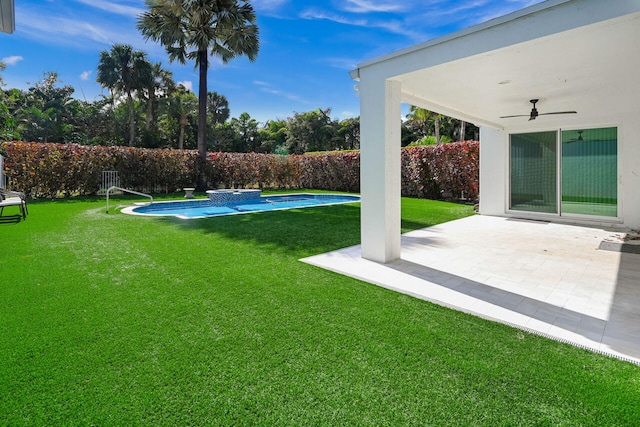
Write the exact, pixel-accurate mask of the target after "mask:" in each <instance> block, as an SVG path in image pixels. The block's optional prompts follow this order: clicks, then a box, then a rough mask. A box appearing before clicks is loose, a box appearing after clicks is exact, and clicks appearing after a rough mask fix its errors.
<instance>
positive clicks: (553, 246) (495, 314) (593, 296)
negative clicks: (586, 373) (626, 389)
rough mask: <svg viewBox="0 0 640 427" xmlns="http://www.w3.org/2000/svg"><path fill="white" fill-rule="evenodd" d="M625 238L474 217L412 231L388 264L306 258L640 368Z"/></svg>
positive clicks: (638, 303)
mask: <svg viewBox="0 0 640 427" xmlns="http://www.w3.org/2000/svg"><path fill="white" fill-rule="evenodd" d="M625 236H627V234H626V233H621V232H620V231H617V230H612V229H603V228H593V227H585V226H576V225H567V224H557V223H552V222H545V221H534V220H522V219H516V218H504V217H502V218H501V217H495V216H485V215H475V216H472V217H468V218H464V219H461V220H457V221H452V222H449V223H445V224H441V225H438V226H434V227H430V228H426V229H422V230H416V231H413V232H410V233H406V234H404V235H403V236H402V239H401V241H402V258H401V259H399V260H396V261H393V262H390V263H386V264H382V263H378V262H374V261H370V260H366V259H364V258H362V257H361V256H360V251H361V247H360V246H354V247H350V248H346V249H342V250H338V251H335V252H330V253H326V254H321V255H317V256H313V257H310V258H305V259H304V260H303V261H304V262H307V263H309V264H312V265H315V266H318V267H322V268H325V269H328V270H332V271H335V272H337V273H340V274H344V275H347V276H351V277H354V278H357V279H360V280H363V281H366V282H369V283H373V284H376V285H378V286H382V287H385V288H388V289H391V290H394V291H398V292H402V293H405V294H408V295H412V296H415V297H418V298H421V299H425V300H428V301H431V302H434V303H436V304H439V305H443V306H446V307H450V308H453V309H456V310H460V311H463V312H467V313H471V314H474V315H477V316H480V317H483V318H486V319H489V320H494V321H498V322H501V323H505V324H508V325H511V326H515V327H517V328H520V329H522V330H525V331H528V332H532V333H536V334H539V335H543V336H546V337H549V338H552V339H556V340H560V341H564V342H568V343H571V344H574V345H577V346H580V347H584V348H587V349H590V350H593V351H597V352H602V353H604V354H607V355H611V356H615V357H618V358H621V359H624V360H628V361H631V362H633V363H637V364H640V338H639V337H640V310H639V309H638V307H640V281H639V278H640V240H625V239H624V237H625ZM635 236H637V235H635Z"/></svg>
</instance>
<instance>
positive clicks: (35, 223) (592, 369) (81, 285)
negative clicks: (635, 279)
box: [0, 199, 640, 426]
mask: <svg viewBox="0 0 640 427" xmlns="http://www.w3.org/2000/svg"><path fill="white" fill-rule="evenodd" d="M402 203H403V204H402V208H403V230H404V231H407V230H410V229H413V228H418V227H425V226H428V225H432V224H435V223H438V222H442V221H447V220H450V219H455V218H460V217H463V216H466V215H469V214H471V213H472V211H471V208H470V207H468V206H462V205H455V204H448V203H440V202H432V201H425V200H413V199H403V201H402ZM104 208H105V202H104V199H83V200H68V201H57V202H34V203H31V204H30V205H29V211H30V215H29V217H28V218H27V220H26V221H23V222H20V223H18V224H0V249H1V252H0V268H1V269H0V425H7V426H20V425H32V426H59V425H60V426H61V425H64V426H73V425H96V426H136V425H144V426H186V425H193V426H205V425H220V426H230V425H252V426H254V425H262V426H305V425H310V426H341V425H350V426H404V425H415V426H425V425H435V426H445V425H451V426H468V425H474V426H482V425H486V426H499V425H505V426H515V425H518V426H520V425H540V426H546V425H566V426H581V425H585V426H586V425H589V426H624V425H637V422H638V419H640V368H639V367H638V366H635V365H632V364H630V363H626V362H622V361H619V360H615V359H610V358H607V357H605V356H602V355H598V354H594V353H590V352H588V351H585V350H581V349H578V348H575V347H572V346H569V345H565V344H562V343H557V342H554V341H550V340H547V339H544V338H541V337H537V336H534V335H529V334H526V333H523V332H520V331H518V330H515V329H511V328H509V327H506V326H503V325H499V324H495V323H491V322H488V321H485V320H482V319H478V318H475V317H472V316H469V315H465V314H462V313H458V312H455V311H452V310H449V309H446V308H442V307H439V306H436V305H433V304H430V303H428V302H425V301H421V300H418V299H414V298H411V297H408V296H406V295H401V294H397V293H394V292H391V291H389V290H385V289H382V288H379V287H376V286H373V285H369V284H366V283H363V282H360V281H357V280H354V279H351V278H347V277H343V276H340V275H337V274H334V273H331V272H327V271H324V270H321V269H319V268H316V267H313V266H310V265H307V264H304V263H301V262H299V261H298V259H299V258H302V257H306V256H309V255H313V254H317V253H321V252H325V251H329V250H334V249H338V248H341V247H345V246H349V245H353V244H357V243H359V214H360V213H359V205H357V204H356V205H339V206H330V207H321V208H311V209H301V210H291V211H278V212H269V213H256V214H249V215H241V216H229V217H218V218H211V219H203V220H177V219H166V218H164V219H158V218H144V217H135V216H129V215H124V214H121V213H119V212H118V213H110V214H105V213H104Z"/></svg>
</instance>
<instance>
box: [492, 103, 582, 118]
mask: <svg viewBox="0 0 640 427" xmlns="http://www.w3.org/2000/svg"><path fill="white" fill-rule="evenodd" d="M538 101H539V99H532V100H530V101H529V102H531V103H532V104H533V108H531V112H530V113H529V114H516V115H514V116H501V117H500V118H501V119H509V118H512V117H529V120H530V121H531V120H535V119H536V117H538V116H548V115H551V114H577V113H578V112H577V111H553V112H551V113H538V109H537V108H536V103H537V102H538Z"/></svg>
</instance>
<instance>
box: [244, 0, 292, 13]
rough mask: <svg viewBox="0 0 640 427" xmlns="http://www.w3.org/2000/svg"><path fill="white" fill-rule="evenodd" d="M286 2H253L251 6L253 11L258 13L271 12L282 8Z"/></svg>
mask: <svg viewBox="0 0 640 427" xmlns="http://www.w3.org/2000/svg"><path fill="white" fill-rule="evenodd" d="M288 2H289V0H253V6H254V9H256V10H259V11H264V10H268V11H273V10H275V9H278V8H280V7H282V6H284V5H285V4H287V3H288Z"/></svg>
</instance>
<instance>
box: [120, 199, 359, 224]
mask: <svg viewBox="0 0 640 427" xmlns="http://www.w3.org/2000/svg"><path fill="white" fill-rule="evenodd" d="M359 201H360V196H353V195H347V194H307V193H297V194H282V195H270V196H260V197H257V198H253V199H249V200H238V201H228V202H224V203H214V202H212V201H211V200H209V199H198V200H189V201H182V200H181V201H170V202H153V203H145V204H140V205H137V206H130V207H127V208H124V209H122V212H123V213H126V214H130V215H143V216H175V217H178V218H184V219H193V218H208V217H214V216H223V215H238V214H246V213H252V212H264V211H276V210H283V209H296V208H307V207H313V206H327V205H336V204H342V203H354V202H359Z"/></svg>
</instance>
